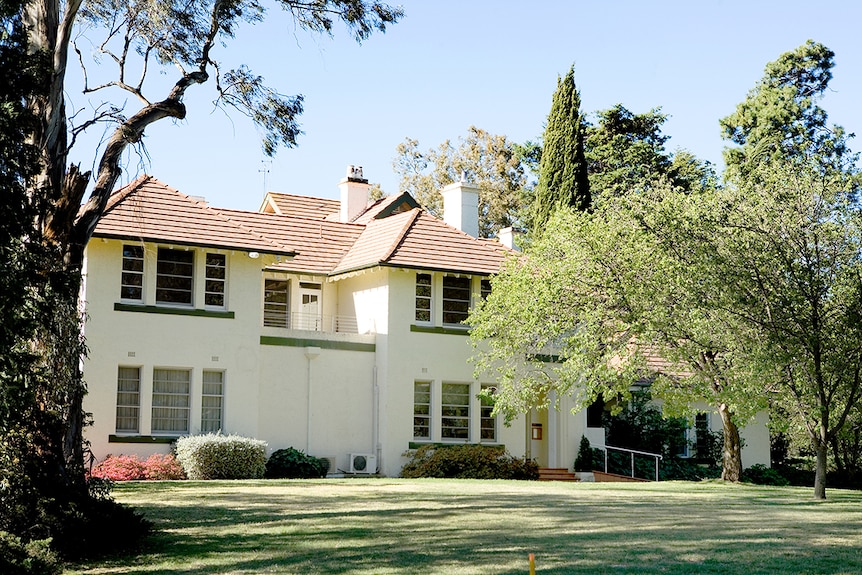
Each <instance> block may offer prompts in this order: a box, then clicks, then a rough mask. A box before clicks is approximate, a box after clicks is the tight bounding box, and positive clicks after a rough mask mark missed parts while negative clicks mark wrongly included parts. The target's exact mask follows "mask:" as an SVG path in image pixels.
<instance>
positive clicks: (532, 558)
mask: <svg viewBox="0 0 862 575" xmlns="http://www.w3.org/2000/svg"><path fill="white" fill-rule="evenodd" d="M530 575H536V556H535V554H533V553H530Z"/></svg>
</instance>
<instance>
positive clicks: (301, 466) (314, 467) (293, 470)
mask: <svg viewBox="0 0 862 575" xmlns="http://www.w3.org/2000/svg"><path fill="white" fill-rule="evenodd" d="M328 470H329V461H327V460H326V459H319V458H317V457H314V456H312V455H306V454H305V453H303V452H302V451H299V450H298V449H294V448H293V447H288V448H287V449H279V450H277V451H274V452H273V453H272V455H270V456H269V459H268V460H267V462H266V472H265V473H264V477H266V478H268V479H312V478H316V477H326V472H327V471H328Z"/></svg>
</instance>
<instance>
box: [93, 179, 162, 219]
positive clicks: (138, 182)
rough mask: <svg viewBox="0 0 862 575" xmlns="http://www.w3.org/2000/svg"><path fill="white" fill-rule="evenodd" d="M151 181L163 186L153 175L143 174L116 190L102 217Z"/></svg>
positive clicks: (112, 193) (110, 197)
mask: <svg viewBox="0 0 862 575" xmlns="http://www.w3.org/2000/svg"><path fill="white" fill-rule="evenodd" d="M149 180H153V181H155V182H158V183H159V184H161V182H159V181H158V180H156V179H155V178H154V177H152V176H151V175H149V174H141V175H140V176H138V177H137V178H135V179H134V180H132V181H131V182H129V183H128V184H126V185H125V186H121V187H119V188H117V189H116V190H114V191H113V192H111V195H110V196H109V197H108V203H107V204H105V210H104V211H103V212H102V215H104V214H106V213H108V211H110V210H111V209H112V208H113V207H114V206H116V205H117V204H118V203H120V202H121V201H122V200H124V199H125V198H126V197H127V196H129V195H130V194H131V193H132V192H134V191H136V190H137V189H138V188H140V187H141V186H143V185H144V183H146V182H147V181H149ZM162 185H163V186H165V187H169V186H166V185H165V184H162ZM170 189H173V188H170ZM174 191H176V190H174Z"/></svg>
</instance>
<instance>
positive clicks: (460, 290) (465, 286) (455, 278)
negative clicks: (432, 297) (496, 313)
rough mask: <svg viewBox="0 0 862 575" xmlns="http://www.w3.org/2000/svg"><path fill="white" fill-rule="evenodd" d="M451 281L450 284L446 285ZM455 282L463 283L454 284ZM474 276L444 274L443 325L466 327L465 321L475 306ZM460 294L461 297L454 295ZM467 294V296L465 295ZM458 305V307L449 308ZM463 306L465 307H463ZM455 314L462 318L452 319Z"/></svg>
mask: <svg viewBox="0 0 862 575" xmlns="http://www.w3.org/2000/svg"><path fill="white" fill-rule="evenodd" d="M447 283H449V284H450V285H446V284H447ZM454 283H457V284H461V285H452V284H454ZM472 294H473V278H471V277H470V276H466V277H465V276H459V275H450V274H447V275H444V276H443V291H442V297H441V298H440V299H441V302H442V304H443V325H444V326H449V327H466V326H465V325H464V321H465V320H466V319H467V318H468V317H469V316H470V309H471V308H472V306H473V298H472ZM456 295H460V296H461V297H453V296H456ZM465 296H466V297H465ZM453 306H457V308H458V309H447V308H452V307H453ZM461 308H463V309H461ZM453 315H455V316H457V317H459V318H461V319H459V320H458V321H451V320H452V319H455V318H453V317H452V316H453Z"/></svg>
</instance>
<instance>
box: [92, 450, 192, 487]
mask: <svg viewBox="0 0 862 575" xmlns="http://www.w3.org/2000/svg"><path fill="white" fill-rule="evenodd" d="M90 476H91V477H98V478H101V479H110V480H111V481H133V480H142V479H185V477H186V476H185V473H183V468H182V466H180V464H179V462H178V461H177V460H176V458H175V457H174V456H173V455H171V454H164V455H163V454H160V453H156V454H153V455H150V456H149V457H148V458H147V459H146V461H141V460H140V459H139V458H138V456H137V455H109V456H108V457H106V458H105V460H104V461H102V462H101V463H99V464H98V465H96V466H95V467H94V468H93V470H92V471H91V472H90Z"/></svg>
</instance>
